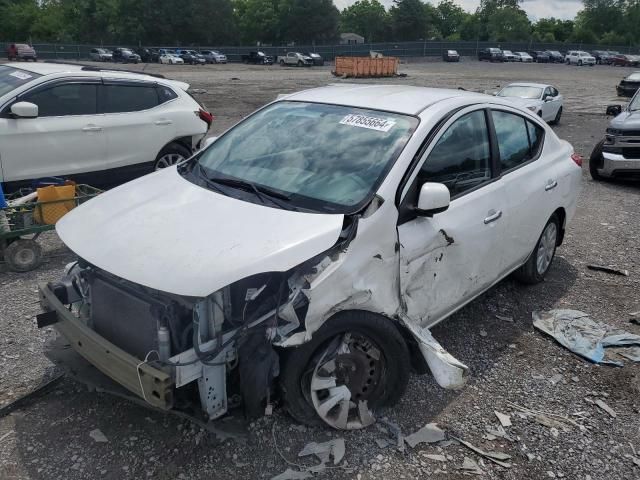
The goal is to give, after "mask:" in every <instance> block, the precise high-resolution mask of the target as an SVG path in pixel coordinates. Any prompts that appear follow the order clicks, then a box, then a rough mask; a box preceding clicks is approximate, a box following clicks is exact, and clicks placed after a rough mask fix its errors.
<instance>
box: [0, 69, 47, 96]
mask: <svg viewBox="0 0 640 480" xmlns="http://www.w3.org/2000/svg"><path fill="white" fill-rule="evenodd" d="M40 76H41V75H39V74H37V73H33V72H27V71H26V70H22V69H19V68H13V67H5V66H1V65H0V97H2V96H3V95H5V94H7V93H9V92H10V91H11V90H14V89H15V88H18V87H19V86H21V85H24V84H25V83H28V82H30V81H32V80H34V79H36V78H38V77H40Z"/></svg>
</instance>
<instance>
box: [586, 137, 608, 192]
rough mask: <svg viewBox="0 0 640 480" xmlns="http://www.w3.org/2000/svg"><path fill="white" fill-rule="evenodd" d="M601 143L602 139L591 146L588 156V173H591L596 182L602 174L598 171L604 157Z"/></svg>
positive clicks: (602, 143)
mask: <svg viewBox="0 0 640 480" xmlns="http://www.w3.org/2000/svg"><path fill="white" fill-rule="evenodd" d="M603 145H604V140H600V142H598V144H597V145H596V146H595V147H594V148H593V151H592V152H591V156H590V157H589V173H590V174H591V178H593V179H594V180H595V181H596V182H597V181H600V180H602V175H600V173H599V172H598V168H602V164H603V162H604V157H603V156H602V146H603Z"/></svg>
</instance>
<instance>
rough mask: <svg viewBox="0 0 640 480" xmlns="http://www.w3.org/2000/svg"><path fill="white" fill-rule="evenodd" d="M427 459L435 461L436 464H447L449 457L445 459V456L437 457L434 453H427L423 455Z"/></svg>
mask: <svg viewBox="0 0 640 480" xmlns="http://www.w3.org/2000/svg"><path fill="white" fill-rule="evenodd" d="M423 456H424V457H425V458H428V459H429V460H435V461H436V462H446V461H447V457H445V456H444V455H437V454H434V453H425V454H424V455H423Z"/></svg>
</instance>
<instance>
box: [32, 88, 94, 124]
mask: <svg viewBox="0 0 640 480" xmlns="http://www.w3.org/2000/svg"><path fill="white" fill-rule="evenodd" d="M97 98H98V93H97V85H96V84H86V83H65V84H61V85H55V86H53V87H51V88H47V89H44V90H39V91H36V92H33V93H27V94H26V95H25V96H24V97H22V98H21V99H20V101H24V102H31V103H34V104H36V105H37V106H38V117H62V116H68V115H95V114H96V113H97V111H98V108H97Z"/></svg>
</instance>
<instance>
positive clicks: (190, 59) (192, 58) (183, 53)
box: [176, 50, 207, 65]
mask: <svg viewBox="0 0 640 480" xmlns="http://www.w3.org/2000/svg"><path fill="white" fill-rule="evenodd" d="M176 53H177V54H178V56H179V57H180V58H181V59H182V60H184V63H188V64H190V65H204V64H205V63H207V59H206V58H204V56H203V55H200V54H199V53H198V52H196V51H195V50H176Z"/></svg>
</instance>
